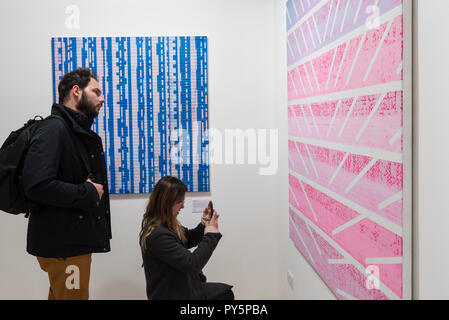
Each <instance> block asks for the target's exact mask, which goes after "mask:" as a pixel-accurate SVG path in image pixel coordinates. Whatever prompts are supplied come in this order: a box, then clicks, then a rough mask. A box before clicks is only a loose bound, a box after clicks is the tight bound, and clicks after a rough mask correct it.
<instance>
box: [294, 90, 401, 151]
mask: <svg viewBox="0 0 449 320" xmlns="http://www.w3.org/2000/svg"><path fill="white" fill-rule="evenodd" d="M381 97H382V96H381V95H380V94H377V95H369V96H361V97H354V98H345V99H341V100H334V101H330V102H319V103H311V104H310V105H293V106H291V107H290V108H289V134H290V135H291V136H293V137H305V138H310V139H315V140H316V139H322V138H324V137H325V139H326V141H331V142H338V143H344V144H348V145H351V146H366V147H370V148H374V149H381V150H386V151H391V152H396V153H401V152H402V134H401V136H400V137H399V138H398V139H396V140H394V141H392V138H394V136H395V134H396V133H397V132H398V130H401V129H402V109H403V108H402V104H403V99H402V91H393V92H388V93H387V94H386V95H385V96H383V97H382V101H381V102H380V104H379V106H378V108H377V110H376V112H375V113H374V114H373V115H371V112H372V111H373V109H374V107H375V106H376V104H377V103H379V99H380V98H381ZM354 99H356V101H355V103H354ZM309 106H310V107H309ZM337 108H338V109H337ZM310 109H311V110H312V112H313V116H312V113H311V112H310ZM293 111H294V112H293ZM369 117H370V119H369V123H368V124H367V126H366V128H365V130H364V131H363V133H362V134H361V135H360V138H359V140H358V141H357V140H356V137H357V135H358V133H359V132H360V130H361V128H362V126H363V125H364V123H365V122H366V121H368V118H369ZM314 121H315V123H316V127H315V125H314ZM379 126H381V127H385V129H384V130H378V128H379ZM392 142H393V143H392Z"/></svg>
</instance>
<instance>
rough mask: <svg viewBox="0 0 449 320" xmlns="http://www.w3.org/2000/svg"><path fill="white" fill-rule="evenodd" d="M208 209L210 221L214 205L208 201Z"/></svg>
mask: <svg viewBox="0 0 449 320" xmlns="http://www.w3.org/2000/svg"><path fill="white" fill-rule="evenodd" d="M209 209H210V213H209V219H212V215H213V214H214V204H213V203H212V201H209Z"/></svg>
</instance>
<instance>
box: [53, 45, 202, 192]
mask: <svg viewBox="0 0 449 320" xmlns="http://www.w3.org/2000/svg"><path fill="white" fill-rule="evenodd" d="M52 59H53V100H54V102H57V101H58V90H57V88H58V84H59V81H60V80H61V79H62V77H63V75H64V74H65V73H67V72H70V71H72V70H75V69H76V68H79V67H88V68H91V69H92V70H93V71H95V72H96V74H97V79H98V81H99V83H100V86H101V87H102V90H103V95H104V98H105V100H106V102H105V104H104V107H103V109H102V110H101V112H100V115H99V116H98V118H97V119H96V120H95V122H94V124H93V127H92V130H94V131H95V132H97V133H98V134H99V135H100V136H101V137H102V139H103V144H104V149H105V157H106V164H107V169H108V178H109V189H110V193H111V194H136V193H151V191H152V190H153V187H154V185H155V184H156V182H157V181H158V180H159V179H160V178H161V177H163V176H166V175H172V176H176V177H178V178H180V179H181V180H182V181H184V183H185V184H186V185H187V187H188V189H189V192H207V191H209V154H208V152H209V150H208V147H209V138H208V127H209V124H208V81H207V80H208V79H207V38H206V37H98V38H52Z"/></svg>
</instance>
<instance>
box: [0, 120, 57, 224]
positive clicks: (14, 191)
mask: <svg viewBox="0 0 449 320" xmlns="http://www.w3.org/2000/svg"><path fill="white" fill-rule="evenodd" d="M39 118H40V119H39ZM49 118H56V116H49V117H47V118H46V119H49ZM57 118H59V117H57ZM44 120H45V119H43V118H42V117H41V116H36V117H35V118H34V119H31V120H29V121H28V122H27V123H25V125H24V126H23V127H22V128H20V129H18V130H16V131H13V132H11V134H10V135H9V136H8V138H7V139H6V141H5V142H4V143H3V145H2V147H1V148H0V210H2V211H5V212H8V213H11V214H16V215H17V214H20V213H25V214H26V217H28V216H29V213H30V212H31V211H32V210H33V208H35V207H36V204H34V203H33V202H31V201H29V200H28V199H27V198H26V197H25V191H24V189H23V185H22V171H23V163H24V160H25V156H26V154H27V151H28V148H29V145H30V141H31V138H32V136H33V134H34V132H35V131H36V129H37V128H38V125H39V123H40V122H41V121H44Z"/></svg>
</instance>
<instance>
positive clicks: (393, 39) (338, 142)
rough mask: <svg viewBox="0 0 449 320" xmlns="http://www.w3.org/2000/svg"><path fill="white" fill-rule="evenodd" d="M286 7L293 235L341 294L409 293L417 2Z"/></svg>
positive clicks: (326, 0)
mask: <svg viewBox="0 0 449 320" xmlns="http://www.w3.org/2000/svg"><path fill="white" fill-rule="evenodd" d="M286 14H287V39H286V40H287V64H288V67H287V82H288V106H287V107H288V120H289V132H288V135H289V138H288V140H289V141H288V145H289V181H288V183H289V216H290V220H289V221H290V230H289V233H290V239H291V241H293V243H294V244H295V246H296V248H297V249H298V254H302V255H303V256H304V257H305V259H306V260H307V261H308V262H309V263H310V264H311V265H312V266H313V268H314V270H315V271H316V272H317V273H318V275H319V276H320V277H321V279H322V280H323V281H324V282H325V283H326V285H327V286H328V287H329V288H330V290H331V291H332V292H333V293H334V294H335V296H336V297H337V298H339V299H411V297H412V273H411V265H412V246H411V244H412V243H411V230H412V227H411V226H412V205H411V192H412V187H411V186H412V179H411V178H412V177H411V172H412V166H411V161H412V157H411V154H412V150H411V149H412V143H411V109H412V108H411V98H410V97H411V74H412V73H411V39H412V37H411V16H412V6H411V1H404V2H403V1H402V0H307V1H306V0H289V1H287V12H286Z"/></svg>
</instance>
